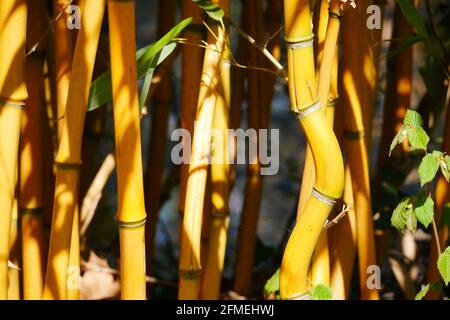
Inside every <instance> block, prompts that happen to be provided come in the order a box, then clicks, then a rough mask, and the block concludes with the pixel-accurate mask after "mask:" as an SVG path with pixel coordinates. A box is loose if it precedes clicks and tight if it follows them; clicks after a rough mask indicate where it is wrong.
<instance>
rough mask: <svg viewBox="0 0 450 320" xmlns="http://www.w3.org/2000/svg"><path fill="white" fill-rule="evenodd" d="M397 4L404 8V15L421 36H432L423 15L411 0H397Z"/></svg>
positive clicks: (425, 37) (426, 37) (401, 8)
mask: <svg viewBox="0 0 450 320" xmlns="http://www.w3.org/2000/svg"><path fill="white" fill-rule="evenodd" d="M397 4H398V6H399V7H400V10H402V13H403V16H404V17H405V19H406V21H408V23H409V24H410V25H411V26H412V27H413V28H414V29H416V32H417V34H418V35H419V36H421V37H422V38H424V39H428V38H429V37H430V35H429V33H428V30H427V27H426V26H425V23H424V22H423V19H422V17H421V16H420V13H419V11H418V10H417V9H416V8H415V7H414V5H413V4H412V3H411V1H410V0H397Z"/></svg>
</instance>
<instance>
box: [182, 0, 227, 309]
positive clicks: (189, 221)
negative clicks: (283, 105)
mask: <svg viewBox="0 0 450 320" xmlns="http://www.w3.org/2000/svg"><path fill="white" fill-rule="evenodd" d="M224 1H226V0H223V1H222V0H218V1H216V2H215V3H216V4H218V5H219V6H223V3H224ZM211 31H212V32H214V35H213V34H211V33H208V39H207V47H206V49H205V57H204V60H203V71H202V78H201V82H200V90H199V97H198V102H197V114H196V117H195V119H196V121H197V125H196V127H195V129H194V136H193V140H192V150H191V155H190V163H189V173H188V180H187V186H186V202H185V206H184V217H183V224H182V230H181V240H180V241H181V243H180V262H179V291H178V297H179V299H182V300H185V299H198V298H199V295H200V287H201V281H200V280H201V272H202V271H201V263H200V243H201V226H202V218H203V217H202V215H203V209H204V208H203V205H204V198H205V186H206V178H207V172H208V154H209V151H210V148H209V147H208V146H210V140H209V137H208V134H207V133H208V132H209V131H210V129H211V128H212V125H213V117H214V110H215V105H216V99H217V93H218V87H219V82H220V66H221V63H222V54H223V51H224V48H225V41H226V31H225V29H224V27H223V26H222V25H219V24H214V25H212V26H211ZM216 37H217V38H216Z"/></svg>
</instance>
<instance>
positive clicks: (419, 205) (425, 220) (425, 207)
mask: <svg viewBox="0 0 450 320" xmlns="http://www.w3.org/2000/svg"><path fill="white" fill-rule="evenodd" d="M414 214H415V216H416V218H417V220H419V222H420V223H421V224H423V226H424V227H425V228H428V226H429V225H430V223H431V222H432V221H433V217H434V201H433V199H431V197H429V196H428V195H427V194H426V193H425V192H420V193H419V194H418V195H417V198H416V203H415V208H414Z"/></svg>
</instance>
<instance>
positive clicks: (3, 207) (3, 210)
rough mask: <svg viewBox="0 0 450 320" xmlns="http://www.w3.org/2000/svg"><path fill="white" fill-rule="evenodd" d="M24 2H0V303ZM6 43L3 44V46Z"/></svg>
mask: <svg viewBox="0 0 450 320" xmlns="http://www.w3.org/2000/svg"><path fill="white" fill-rule="evenodd" d="M26 26H27V4H26V0H15V1H1V2H0V43H1V44H2V46H1V48H0V61H1V63H0V136H1V137H2V139H3V141H2V143H0V300H6V299H7V291H8V256H9V249H10V246H9V243H10V229H11V215H12V210H13V203H14V190H15V186H16V178H17V163H18V150H19V136H20V127H21V117H22V107H23V106H24V104H25V101H26V99H27V98H28V93H27V88H26V80H25V38H26ZM5 44H7V45H5Z"/></svg>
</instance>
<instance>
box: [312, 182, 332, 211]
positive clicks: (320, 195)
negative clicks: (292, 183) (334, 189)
mask: <svg viewBox="0 0 450 320" xmlns="http://www.w3.org/2000/svg"><path fill="white" fill-rule="evenodd" d="M311 194H312V195H313V196H314V197H315V198H316V199H317V200H319V201H320V202H322V203H325V204H327V205H329V206H334V205H335V204H336V201H337V199H335V198H333V197H331V196H329V195H327V194H325V193H323V192H320V191H319V190H317V189H316V188H315V187H313V189H312V192H311Z"/></svg>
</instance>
